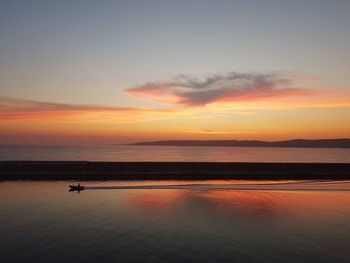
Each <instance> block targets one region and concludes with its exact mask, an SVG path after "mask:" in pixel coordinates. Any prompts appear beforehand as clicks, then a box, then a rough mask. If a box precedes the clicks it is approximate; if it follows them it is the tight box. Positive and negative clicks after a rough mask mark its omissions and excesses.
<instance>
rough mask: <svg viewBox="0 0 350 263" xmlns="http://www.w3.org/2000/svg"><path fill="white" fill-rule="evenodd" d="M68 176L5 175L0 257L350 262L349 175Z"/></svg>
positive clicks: (31, 259) (11, 259)
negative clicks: (79, 187) (74, 182)
mask: <svg viewBox="0 0 350 263" xmlns="http://www.w3.org/2000/svg"><path fill="white" fill-rule="evenodd" d="M69 183H70V182H65V181H46V182H45V181H35V182H33V181H4V182H0V241H1V242H0V262H4V263H5V262H6V263H7V262H174V263H175V262H269V263H270V262H291V263H295V262H316V263H317V262H337V263H338V262H344V263H345V262H349V259H350V249H349V244H350V181H336V182H333V181H331V182H324V181H319V182H318V181H300V182H295V181H294V182H290V181H278V182H274V181H271V182H259V181H256V182H252V181H249V182H247V181H203V182H198V181H196V182H190V181H186V182H181V181H157V182H152V181H142V182H141V181H124V182H121V181H108V182H91V181H90V182H82V183H83V184H84V185H85V186H86V187H87V189H86V190H83V191H81V192H79V193H77V192H69V191H68V184H69ZM121 186H123V187H121Z"/></svg>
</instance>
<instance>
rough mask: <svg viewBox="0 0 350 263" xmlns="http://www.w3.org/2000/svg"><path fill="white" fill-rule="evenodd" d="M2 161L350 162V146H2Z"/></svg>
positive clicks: (0, 157) (0, 151)
mask: <svg viewBox="0 0 350 263" xmlns="http://www.w3.org/2000/svg"><path fill="white" fill-rule="evenodd" d="M3 160H51V161H59V160H69V161H72V160H74V161H77V160H82V161H131V162H138V161H164V162H165V161H186V162H310V163H350V149H338V148H327V149H325V148H262V147H190V146H189V147H176V146H127V145H107V146H93V147H65V146H0V161H3Z"/></svg>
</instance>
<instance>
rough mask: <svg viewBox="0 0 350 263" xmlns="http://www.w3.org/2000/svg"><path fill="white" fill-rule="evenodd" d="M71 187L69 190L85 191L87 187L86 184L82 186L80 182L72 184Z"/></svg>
mask: <svg viewBox="0 0 350 263" xmlns="http://www.w3.org/2000/svg"><path fill="white" fill-rule="evenodd" d="M69 188H70V190H69V191H78V192H79V191H83V190H84V189H85V186H82V185H80V184H78V185H74V184H73V185H70V186H69Z"/></svg>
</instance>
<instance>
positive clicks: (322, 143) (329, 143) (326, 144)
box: [131, 138, 350, 148]
mask: <svg viewBox="0 0 350 263" xmlns="http://www.w3.org/2000/svg"><path fill="white" fill-rule="evenodd" d="M131 145H143V146H213V147H215V146H217V147H218V146H220V147H302V148H307V147H310V148H350V139H345V138H344V139H317V140H308V139H295V140H286V141H274V142H268V141H259V140H242V141H241V140H167V141H148V142H137V143H132V144H131Z"/></svg>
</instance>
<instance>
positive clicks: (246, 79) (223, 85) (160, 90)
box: [125, 72, 319, 106]
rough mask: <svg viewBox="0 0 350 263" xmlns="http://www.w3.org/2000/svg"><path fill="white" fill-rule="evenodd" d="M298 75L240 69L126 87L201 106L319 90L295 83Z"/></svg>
mask: <svg viewBox="0 0 350 263" xmlns="http://www.w3.org/2000/svg"><path fill="white" fill-rule="evenodd" d="M294 82H295V79H293V78H286V77H284V76H281V75H279V74H276V73H275V74H261V73H236V72H231V73H228V74H225V75H213V76H210V77H207V78H204V79H197V78H193V77H189V76H186V75H180V76H178V77H176V78H175V79H173V80H172V81H167V82H154V83H146V84H144V85H140V86H136V87H131V88H128V89H125V92H127V93H128V94H130V95H133V96H135V97H138V98H146V99H151V100H154V101H157V102H166V103H172V104H181V105H187V106H201V105H206V104H210V103H213V102H222V101H243V100H258V99H264V98H277V97H286V96H287V97H292V96H310V95H314V94H315V93H317V92H319V91H315V90H310V89H305V88H296V87H293V84H294Z"/></svg>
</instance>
